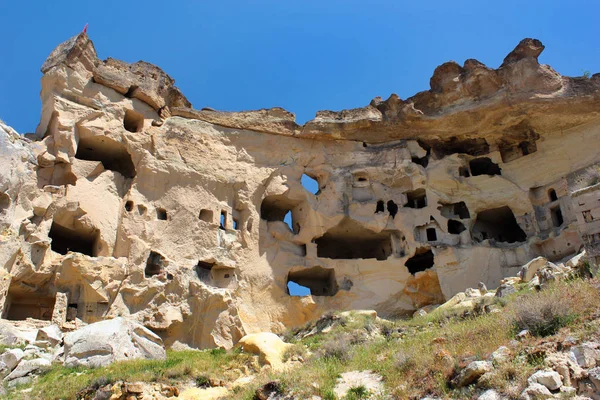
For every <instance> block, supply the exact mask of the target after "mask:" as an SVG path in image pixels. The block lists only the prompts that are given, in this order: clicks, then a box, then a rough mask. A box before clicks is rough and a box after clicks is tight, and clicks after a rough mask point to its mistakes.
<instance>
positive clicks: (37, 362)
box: [4, 358, 52, 381]
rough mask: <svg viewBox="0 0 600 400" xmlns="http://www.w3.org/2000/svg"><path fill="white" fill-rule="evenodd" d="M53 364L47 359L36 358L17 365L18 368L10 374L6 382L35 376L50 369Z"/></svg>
mask: <svg viewBox="0 0 600 400" xmlns="http://www.w3.org/2000/svg"><path fill="white" fill-rule="evenodd" d="M51 365H52V364H51V363H50V361H48V360H46V359H45V358H34V359H33V360H23V361H21V362H20V363H19V365H17V367H16V368H15V369H14V370H13V371H12V372H11V373H10V374H8V376H7V377H6V378H4V380H5V381H12V380H15V379H19V378H23V377H25V376H29V375H32V374H35V373H36V372H39V371H41V370H44V369H48V368H50V366H51Z"/></svg>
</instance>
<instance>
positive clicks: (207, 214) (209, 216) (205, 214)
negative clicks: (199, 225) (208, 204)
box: [198, 209, 213, 223]
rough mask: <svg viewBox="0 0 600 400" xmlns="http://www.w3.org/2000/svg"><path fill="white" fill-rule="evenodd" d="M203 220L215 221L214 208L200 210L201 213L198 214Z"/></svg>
mask: <svg viewBox="0 0 600 400" xmlns="http://www.w3.org/2000/svg"><path fill="white" fill-rule="evenodd" d="M198 218H200V220H201V221H204V222H208V223H212V222H213V211H212V210H206V209H203V210H200V215H199V216H198Z"/></svg>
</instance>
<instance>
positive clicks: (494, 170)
mask: <svg viewBox="0 0 600 400" xmlns="http://www.w3.org/2000/svg"><path fill="white" fill-rule="evenodd" d="M469 167H470V168H471V174H472V175H473V176H478V175H490V176H491V175H502V170H501V169H500V167H499V166H498V164H496V163H495V162H493V161H492V160H491V159H490V158H489V157H481V158H474V159H472V160H471V161H469Z"/></svg>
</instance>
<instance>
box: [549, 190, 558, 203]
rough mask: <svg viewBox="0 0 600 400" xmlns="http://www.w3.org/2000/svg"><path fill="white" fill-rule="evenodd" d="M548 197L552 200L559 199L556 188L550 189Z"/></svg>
mask: <svg viewBox="0 0 600 400" xmlns="http://www.w3.org/2000/svg"><path fill="white" fill-rule="evenodd" d="M548 197H549V198H550V201H556V200H558V196H557V195H556V190H554V189H550V190H548Z"/></svg>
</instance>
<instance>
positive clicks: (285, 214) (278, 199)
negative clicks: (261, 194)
mask: <svg viewBox="0 0 600 400" xmlns="http://www.w3.org/2000/svg"><path fill="white" fill-rule="evenodd" d="M295 206H296V204H294V203H293V202H291V201H289V200H288V199H287V198H286V197H283V196H268V197H266V198H265V199H264V200H263V202H262V204H261V205H260V217H261V218H262V219H264V220H266V221H282V222H285V223H286V224H287V225H288V226H289V228H290V231H292V232H293V231H294V228H293V223H292V222H293V215H292V209H293V208H294V207H295Z"/></svg>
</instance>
